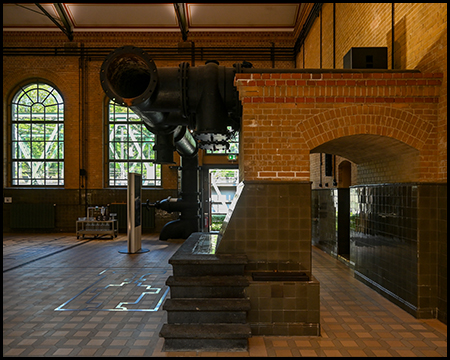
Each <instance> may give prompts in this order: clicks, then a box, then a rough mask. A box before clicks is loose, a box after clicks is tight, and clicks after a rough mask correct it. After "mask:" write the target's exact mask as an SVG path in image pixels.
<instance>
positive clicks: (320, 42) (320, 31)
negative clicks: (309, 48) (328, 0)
mask: <svg viewBox="0 0 450 360" xmlns="http://www.w3.org/2000/svg"><path fill="white" fill-rule="evenodd" d="M319 16H320V30H319V33H320V41H319V44H320V45H319V46H320V49H319V51H320V55H319V57H320V60H319V64H320V69H322V8H320V13H319Z"/></svg>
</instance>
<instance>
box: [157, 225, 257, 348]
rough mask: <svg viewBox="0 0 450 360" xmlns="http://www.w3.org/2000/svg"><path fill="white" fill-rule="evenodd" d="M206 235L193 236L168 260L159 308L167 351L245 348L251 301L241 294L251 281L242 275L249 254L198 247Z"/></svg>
mask: <svg viewBox="0 0 450 360" xmlns="http://www.w3.org/2000/svg"><path fill="white" fill-rule="evenodd" d="M209 235H210V234H203V233H194V234H192V235H191V236H190V237H189V238H188V239H187V240H186V241H185V242H184V243H183V245H182V246H181V247H180V249H179V250H178V251H177V252H176V253H175V254H174V256H172V258H171V259H170V260H169V263H170V264H171V265H172V267H173V276H170V277H169V278H168V279H167V281H166V284H167V285H168V286H169V287H170V299H167V300H166V302H165V304H164V306H163V309H164V310H166V311H167V322H168V323H167V324H164V325H163V327H162V329H161V332H160V336H162V337H164V338H165V345H164V350H165V351H189V350H197V351H242V350H247V349H248V338H249V337H250V336H251V329H250V325H249V324H247V311H249V310H250V301H249V300H248V299H246V298H245V294H244V290H245V288H246V287H247V286H248V285H249V282H248V280H247V278H246V277H245V276H244V266H245V264H246V263H247V258H246V257H245V256H235V255H233V256H228V255H223V256H216V255H215V254H214V253H211V249H209V250H207V251H205V250H204V249H205V247H206V248H207V249H208V246H200V247H199V246H198V245H199V243H200V244H201V243H202V241H203V242H204V243H207V242H208V241H209V240H210V239H209ZM203 245H205V244H203ZM206 245H207V244H206ZM201 249H203V250H201ZM205 252H208V253H205Z"/></svg>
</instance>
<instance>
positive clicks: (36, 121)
mask: <svg viewBox="0 0 450 360" xmlns="http://www.w3.org/2000/svg"><path fill="white" fill-rule="evenodd" d="M11 108H12V117H11V130H12V137H11V163H12V176H11V183H12V185H13V186H21V185H22V186H62V185H64V102H63V99H62V97H61V95H60V94H59V92H58V91H57V90H56V89H55V88H53V87H52V86H50V85H48V84H44V83H42V82H35V83H32V84H27V85H25V86H23V87H21V88H20V90H19V91H18V92H17V93H16V94H15V96H14V98H13V100H12V103H11Z"/></svg>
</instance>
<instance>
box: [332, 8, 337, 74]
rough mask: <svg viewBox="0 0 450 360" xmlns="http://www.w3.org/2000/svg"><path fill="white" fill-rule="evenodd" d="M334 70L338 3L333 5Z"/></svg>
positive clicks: (334, 63) (334, 67)
mask: <svg viewBox="0 0 450 360" xmlns="http://www.w3.org/2000/svg"><path fill="white" fill-rule="evenodd" d="M333 69H336V3H333Z"/></svg>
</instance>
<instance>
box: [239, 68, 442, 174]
mask: <svg viewBox="0 0 450 360" xmlns="http://www.w3.org/2000/svg"><path fill="white" fill-rule="evenodd" d="M442 77H443V75H442V74H440V73H419V72H372V73H362V72H354V73H309V72H304V73H291V74H287V73H281V74H238V75H237V76H236V85H237V87H238V90H239V93H240V97H241V101H242V103H243V106H244V114H243V121H242V134H241V139H242V145H241V150H242V151H241V159H242V160H241V170H242V171H241V176H243V178H245V179H247V180H256V179H275V180H289V179H297V180H309V179H310V166H309V160H310V159H309V153H310V152H329V153H333V152H332V151H326V150H327V148H326V147H323V145H324V144H326V143H328V144H331V145H329V146H331V147H330V148H328V149H330V150H333V147H332V145H333V141H335V140H336V139H338V138H343V139H348V141H349V142H347V143H345V141H344V142H342V141H341V142H340V144H339V145H340V147H339V148H342V146H343V145H346V146H347V147H349V148H350V149H347V154H348V155H350V156H354V157H355V158H356V159H359V162H360V165H362V164H366V165H367V164H369V165H370V164H371V163H374V162H377V161H379V160H380V161H383V159H384V158H383V153H382V152H380V151H376V152H373V153H370V152H369V154H368V157H365V158H361V157H360V156H361V154H360V153H359V152H355V151H354V150H353V151H352V149H351V147H352V146H353V148H355V146H356V148H360V149H364V141H365V139H364V137H361V136H359V137H352V136H353V135H376V136H377V137H383V138H384V139H391V140H387V141H384V140H383V141H384V142H383V143H379V142H378V141H377V144H374V146H375V147H376V148H377V150H380V148H382V149H383V150H385V151H387V150H389V149H388V148H386V147H390V146H392V148H393V149H394V150H395V151H394V150H393V151H392V153H393V154H395V153H397V152H398V150H399V149H400V150H401V151H404V152H405V153H408V151H410V150H411V149H415V151H416V152H414V151H410V152H411V156H412V157H414V156H416V159H417V162H418V164H417V169H418V170H417V172H416V175H415V176H416V178H414V180H420V181H442V180H443V179H442V178H441V177H440V175H439V171H438V168H439V161H438V151H437V147H436V141H437V139H436V138H437V133H436V123H437V117H438V102H439V92H440V87H441V84H442ZM352 140H357V142H358V141H359V142H360V143H359V144H358V143H355V142H354V141H353V142H352ZM399 142H400V143H401V144H402V146H403V148H398V146H399ZM350 144H352V146H350ZM320 149H322V150H323V151H319V150H320ZM417 151H418V152H419V153H420V156H419V157H417V155H418V154H419V153H417ZM366 153H368V151H366ZM347 158H348V157H347ZM350 160H351V159H350ZM403 160H405V158H399V161H403ZM390 165H391V166H385V167H384V170H383V167H381V168H380V167H376V166H372V167H371V168H372V169H373V170H375V169H378V170H377V171H378V173H376V174H374V175H376V176H377V177H378V180H376V179H374V181H377V182H378V181H386V179H387V174H385V176H383V171H386V169H390V171H395V170H393V169H392V164H390ZM394 175H395V174H394ZM398 175H400V171H399V174H398ZM389 176H390V180H393V177H395V176H392V174H390V175H389ZM369 180H370V179H367V178H366V179H365V181H369Z"/></svg>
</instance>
